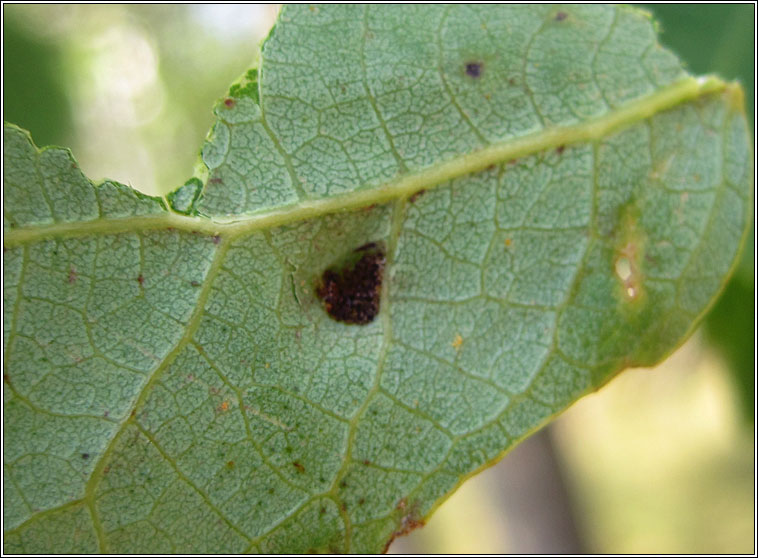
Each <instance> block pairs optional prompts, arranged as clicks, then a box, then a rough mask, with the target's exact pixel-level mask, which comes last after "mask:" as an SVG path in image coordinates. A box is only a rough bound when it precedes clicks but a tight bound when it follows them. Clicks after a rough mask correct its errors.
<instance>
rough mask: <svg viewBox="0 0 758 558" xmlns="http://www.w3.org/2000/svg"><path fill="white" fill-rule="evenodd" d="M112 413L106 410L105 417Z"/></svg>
mask: <svg viewBox="0 0 758 558" xmlns="http://www.w3.org/2000/svg"><path fill="white" fill-rule="evenodd" d="M110 414H111V412H110V411H105V412H104V413H103V416H104V417H105V418H108V416H109V415H110Z"/></svg>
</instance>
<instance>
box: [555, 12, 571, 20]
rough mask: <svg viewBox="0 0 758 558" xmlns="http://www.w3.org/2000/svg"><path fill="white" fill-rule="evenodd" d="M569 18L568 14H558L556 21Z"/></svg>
mask: <svg viewBox="0 0 758 558" xmlns="http://www.w3.org/2000/svg"><path fill="white" fill-rule="evenodd" d="M567 17H568V14H567V13H566V12H558V13H557V14H555V21H563V20H564V19H566V18H567Z"/></svg>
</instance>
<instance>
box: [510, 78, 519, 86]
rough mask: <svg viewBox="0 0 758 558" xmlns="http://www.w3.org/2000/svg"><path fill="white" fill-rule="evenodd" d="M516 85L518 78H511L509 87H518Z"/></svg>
mask: <svg viewBox="0 0 758 558" xmlns="http://www.w3.org/2000/svg"><path fill="white" fill-rule="evenodd" d="M516 83H517V82H516V78H510V79H509V80H508V84H509V85H516Z"/></svg>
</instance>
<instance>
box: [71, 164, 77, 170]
mask: <svg viewBox="0 0 758 558" xmlns="http://www.w3.org/2000/svg"><path fill="white" fill-rule="evenodd" d="M71 168H72V169H78V168H79V167H78V166H77V165H76V163H71Z"/></svg>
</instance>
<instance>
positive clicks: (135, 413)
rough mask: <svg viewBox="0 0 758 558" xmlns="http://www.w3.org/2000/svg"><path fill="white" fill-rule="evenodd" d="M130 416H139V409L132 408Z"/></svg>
mask: <svg viewBox="0 0 758 558" xmlns="http://www.w3.org/2000/svg"><path fill="white" fill-rule="evenodd" d="M129 416H130V417H132V418H134V417H136V416H137V409H132V412H131V413H129Z"/></svg>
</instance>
